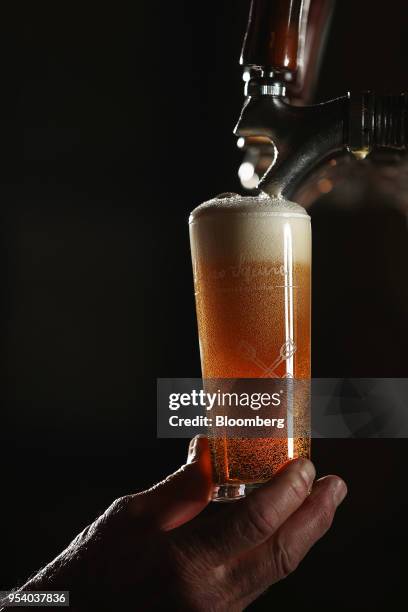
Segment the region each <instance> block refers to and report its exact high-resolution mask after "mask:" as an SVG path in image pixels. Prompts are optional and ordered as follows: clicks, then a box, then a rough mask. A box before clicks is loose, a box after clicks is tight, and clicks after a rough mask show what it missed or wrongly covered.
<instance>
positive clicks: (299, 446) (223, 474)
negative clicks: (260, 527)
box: [189, 194, 311, 501]
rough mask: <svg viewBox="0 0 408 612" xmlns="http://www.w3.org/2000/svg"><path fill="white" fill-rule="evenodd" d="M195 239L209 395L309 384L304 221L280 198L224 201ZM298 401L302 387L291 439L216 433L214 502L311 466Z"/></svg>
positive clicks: (210, 205) (202, 218) (192, 223)
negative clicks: (297, 465)
mask: <svg viewBox="0 0 408 612" xmlns="http://www.w3.org/2000/svg"><path fill="white" fill-rule="evenodd" d="M189 229H190V244H191V255H192V262H193V274H194V289H195V299H196V312H197V321H198V333H199V343H200V356H201V369H202V377H203V380H204V385H205V381H206V380H208V381H211V380H215V379H217V380H220V379H228V380H229V381H230V380H240V379H261V378H262V379H264V378H271V379H272V378H273V379H285V381H283V382H285V384H288V382H289V381H290V383H291V384H292V383H293V384H294V385H296V381H297V380H300V381H303V382H305V381H308V380H309V379H310V332H311V322H310V318H311V287H310V285H311V227H310V217H309V216H308V214H307V213H306V211H305V210H304V209H303V208H302V207H301V206H299V205H297V204H295V203H293V202H289V201H287V200H285V199H283V198H270V197H269V196H267V195H260V196H258V197H241V196H238V195H235V194H226V195H223V196H219V197H218V198H215V199H213V200H210V201H209V202H205V203H204V204H201V205H200V206H198V207H197V208H196V209H194V210H193V212H192V213H191V215H190V219H189ZM254 382H255V381H254ZM282 386H283V385H282ZM298 395H299V394H298ZM295 396H296V386H295V387H293V388H292V396H291V399H289V398H286V404H285V407H286V408H285V409H287V411H288V414H287V425H286V430H285V431H286V434H285V436H284V437H283V436H279V437H276V436H273V435H271V436H265V437H250V436H246V435H245V434H242V435H241V436H239V437H236V436H230V435H228V433H225V435H222V434H221V435H220V434H219V433H218V434H217V435H212V434H211V431H210V432H209V441H210V448H211V456H212V466H213V478H214V484H215V489H214V495H213V499H214V500H218V501H229V500H234V499H239V498H240V497H243V496H245V495H246V493H248V492H249V491H250V490H251V488H253V487H255V486H259V485H260V484H262V483H263V482H265V481H267V480H269V479H270V478H271V477H272V476H273V474H274V473H275V472H276V471H277V470H278V469H279V468H280V467H281V466H282V465H284V464H285V463H286V462H287V461H289V460H290V459H293V458H296V457H309V455H310V435H309V434H305V428H304V424H305V420H306V421H307V419H308V415H307V413H308V410H309V405H308V401H307V399H306V398H303V399H302V397H303V396H302V394H300V398H299V397H297V398H296V397H295ZM294 406H295V409H293V407H294ZM289 413H290V414H289ZM305 415H306V416H305ZM298 423H301V424H302V426H301V427H299V428H298V427H297V425H298Z"/></svg>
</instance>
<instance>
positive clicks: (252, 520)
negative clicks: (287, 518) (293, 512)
mask: <svg viewBox="0 0 408 612" xmlns="http://www.w3.org/2000/svg"><path fill="white" fill-rule="evenodd" d="M246 519H247V520H246V521H245V523H246V526H245V530H246V534H247V537H248V539H250V540H255V541H258V540H265V539H266V538H268V537H270V535H271V534H272V533H274V532H275V531H276V529H277V528H278V527H279V525H280V515H279V511H278V509H277V508H276V506H275V504H274V503H270V504H269V505H268V507H267V508H264V507H263V506H262V505H260V504H256V503H253V502H252V500H251V499H250V498H249V499H248V508H247V517H246Z"/></svg>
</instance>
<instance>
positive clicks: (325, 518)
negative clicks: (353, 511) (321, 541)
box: [317, 501, 334, 533]
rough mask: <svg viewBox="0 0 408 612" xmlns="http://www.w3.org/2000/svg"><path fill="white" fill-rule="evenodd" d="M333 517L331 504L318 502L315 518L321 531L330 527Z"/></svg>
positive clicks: (323, 531)
mask: <svg viewBox="0 0 408 612" xmlns="http://www.w3.org/2000/svg"><path fill="white" fill-rule="evenodd" d="M333 517H334V508H333V504H331V503H330V502H328V501H326V502H323V503H321V504H320V506H319V509H318V512H317V520H318V524H319V527H320V530H321V532H322V533H325V532H326V531H327V530H328V529H330V527H331V524H332V522H333Z"/></svg>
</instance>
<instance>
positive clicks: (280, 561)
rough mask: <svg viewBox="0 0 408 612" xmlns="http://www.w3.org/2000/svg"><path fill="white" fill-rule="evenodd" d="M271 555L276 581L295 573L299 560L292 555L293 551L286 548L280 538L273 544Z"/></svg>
mask: <svg viewBox="0 0 408 612" xmlns="http://www.w3.org/2000/svg"><path fill="white" fill-rule="evenodd" d="M272 555H273V561H274V565H275V571H276V578H277V580H281V579H282V578H286V577H287V576H289V574H291V573H292V572H294V571H295V569H296V568H297V566H298V564H299V560H298V559H297V557H296V555H295V554H294V551H293V550H291V549H290V548H288V546H287V545H286V544H285V542H283V541H282V540H281V539H280V538H277V539H276V541H275V542H274V546H273V550H272Z"/></svg>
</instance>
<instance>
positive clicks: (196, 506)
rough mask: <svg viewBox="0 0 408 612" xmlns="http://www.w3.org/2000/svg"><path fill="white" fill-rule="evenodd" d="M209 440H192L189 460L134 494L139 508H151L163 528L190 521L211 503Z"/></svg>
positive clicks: (144, 509) (148, 510) (140, 509)
mask: <svg viewBox="0 0 408 612" xmlns="http://www.w3.org/2000/svg"><path fill="white" fill-rule="evenodd" d="M212 488H213V484H212V478H211V461H210V452H209V447H208V440H207V438H205V437H202V436H196V437H195V438H193V439H192V440H191V442H190V446H189V449H188V457H187V463H186V464H185V465H183V466H182V467H181V468H180V469H179V470H177V472H175V473H174V474H171V475H170V476H168V477H167V478H166V479H165V480H163V481H162V482H159V483H158V484H156V485H154V486H153V487H152V488H151V489H148V490H147V491H144V492H143V493H140V494H138V495H135V498H134V501H135V502H136V503H137V508H138V511H143V512H148V513H149V514H150V516H151V518H152V519H153V520H154V522H155V523H156V525H157V526H158V527H159V528H160V529H162V530H163V531H169V530H170V529H175V528H176V527H179V526H180V525H182V524H183V523H186V522H187V521H191V519H193V518H194V517H195V516H197V514H199V513H200V512H201V511H202V510H203V509H204V508H205V507H206V506H207V504H208V502H209V501H210V499H211V493H212Z"/></svg>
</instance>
